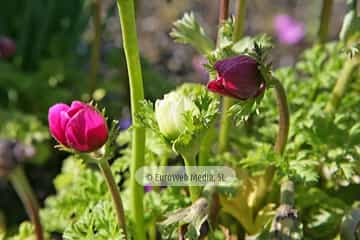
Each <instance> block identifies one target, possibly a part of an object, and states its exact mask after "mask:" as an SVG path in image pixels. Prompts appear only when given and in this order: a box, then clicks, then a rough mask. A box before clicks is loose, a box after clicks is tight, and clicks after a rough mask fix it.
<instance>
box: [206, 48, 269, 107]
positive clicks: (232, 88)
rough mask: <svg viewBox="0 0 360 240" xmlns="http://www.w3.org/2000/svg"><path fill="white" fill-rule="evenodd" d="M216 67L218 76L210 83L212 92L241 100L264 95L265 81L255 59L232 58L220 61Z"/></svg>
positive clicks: (245, 57) (243, 56)
mask: <svg viewBox="0 0 360 240" xmlns="http://www.w3.org/2000/svg"><path fill="white" fill-rule="evenodd" d="M214 67H215V70H216V71H217V73H218V75H217V78H216V79H215V80H213V81H210V82H209V83H208V86H207V87H208V89H209V90H210V91H212V92H215V93H218V94H220V95H223V96H228V97H233V98H236V99H240V100H247V99H249V98H253V97H257V96H259V95H261V94H263V92H264V90H265V81H264V78H263V77H262V75H261V73H260V70H259V69H258V63H257V62H256V60H255V59H253V58H251V57H249V56H245V55H242V56H237V57H231V58H227V59H224V60H221V61H218V62H217V63H215V66H214Z"/></svg>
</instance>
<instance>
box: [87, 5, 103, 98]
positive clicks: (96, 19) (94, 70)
mask: <svg viewBox="0 0 360 240" xmlns="http://www.w3.org/2000/svg"><path fill="white" fill-rule="evenodd" d="M93 9H94V10H93V12H94V13H93V17H92V18H93V25H94V26H93V28H94V39H93V41H92V48H91V64H90V76H89V80H90V94H92V92H93V91H94V90H95V88H96V79H97V75H98V73H99V66H100V41H101V0H94V2H93Z"/></svg>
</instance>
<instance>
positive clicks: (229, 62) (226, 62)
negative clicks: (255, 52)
mask: <svg viewBox="0 0 360 240" xmlns="http://www.w3.org/2000/svg"><path fill="white" fill-rule="evenodd" d="M244 63H246V64H255V65H256V64H257V63H256V60H255V59H253V58H251V57H249V56H245V55H241V56H236V57H231V58H226V59H223V60H220V61H218V62H216V63H215V65H214V68H215V70H216V71H217V72H218V74H219V75H220V76H223V77H225V75H226V73H227V72H228V71H229V70H233V69H237V68H238V66H239V65H242V64H244Z"/></svg>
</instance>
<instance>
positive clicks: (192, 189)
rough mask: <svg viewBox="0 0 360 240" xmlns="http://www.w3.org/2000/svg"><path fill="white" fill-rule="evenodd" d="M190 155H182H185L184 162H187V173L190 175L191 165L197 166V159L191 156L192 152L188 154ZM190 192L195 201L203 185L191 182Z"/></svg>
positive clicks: (183, 155) (192, 199)
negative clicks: (193, 184)
mask: <svg viewBox="0 0 360 240" xmlns="http://www.w3.org/2000/svg"><path fill="white" fill-rule="evenodd" d="M188 155H189V156H188ZM188 155H185V154H182V157H183V159H184V163H185V169H186V174H187V175H188V176H189V177H190V176H191V171H190V169H189V167H191V166H195V165H196V161H195V156H190V154H188ZM189 192H190V198H191V201H192V202H193V203H194V202H195V201H196V200H197V199H198V198H199V197H200V194H201V187H200V186H192V185H191V184H189Z"/></svg>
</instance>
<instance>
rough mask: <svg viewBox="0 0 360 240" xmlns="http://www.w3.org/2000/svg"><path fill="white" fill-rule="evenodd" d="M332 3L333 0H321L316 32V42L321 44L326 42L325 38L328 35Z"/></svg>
mask: <svg viewBox="0 0 360 240" xmlns="http://www.w3.org/2000/svg"><path fill="white" fill-rule="evenodd" d="M333 3H334V0H323V4H322V9H321V16H320V27H319V33H318V42H319V43H321V44H322V43H324V42H326V39H327V37H328V33H329V25H330V18H331V12H332V8H333Z"/></svg>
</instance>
